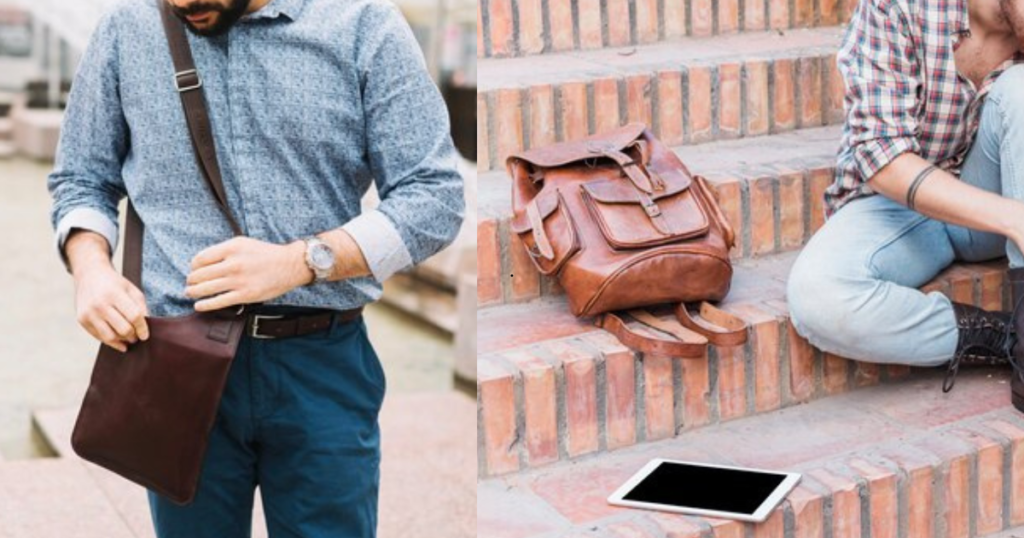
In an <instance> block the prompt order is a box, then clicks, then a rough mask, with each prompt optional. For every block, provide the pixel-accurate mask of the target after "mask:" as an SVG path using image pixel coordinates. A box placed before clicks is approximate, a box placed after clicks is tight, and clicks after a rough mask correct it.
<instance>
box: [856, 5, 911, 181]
mask: <svg viewBox="0 0 1024 538" xmlns="http://www.w3.org/2000/svg"><path fill="white" fill-rule="evenodd" d="M838 64H839V70H840V73H841V74H842V76H843V78H844V80H845V82H846V101H847V106H848V107H849V110H848V112H847V121H846V129H847V132H846V136H847V137H848V139H849V144H850V146H851V150H852V159H853V163H854V167H855V168H856V171H857V174H858V175H859V176H860V179H861V180H862V181H865V182H866V181H868V180H870V179H871V178H872V177H874V176H875V174H877V173H878V171H879V170H881V169H882V168H884V167H885V166H886V165H888V164H889V163H890V162H892V161H893V160H894V159H896V157H898V156H900V155H902V154H903V153H907V152H913V153H920V150H921V148H920V144H919V141H918V138H917V130H918V122H917V117H916V111H917V109H918V107H919V106H920V103H919V98H918V90H919V88H920V86H921V82H920V72H921V68H920V65H919V60H918V58H917V57H916V55H915V52H914V47H913V44H912V42H911V34H910V25H909V24H908V18H907V14H906V13H904V12H903V10H902V9H901V8H900V7H899V3H898V2H896V1H894V0H865V1H863V2H861V3H860V5H859V7H858V8H857V12H856V14H855V15H854V20H853V21H852V22H851V23H850V28H849V31H848V32H847V34H846V38H845V39H844V42H843V45H842V47H841V48H840V50H839V54H838Z"/></svg>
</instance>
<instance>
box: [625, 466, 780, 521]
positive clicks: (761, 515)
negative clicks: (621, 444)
mask: <svg viewBox="0 0 1024 538" xmlns="http://www.w3.org/2000/svg"><path fill="white" fill-rule="evenodd" d="M662 463H680V464H683V465H695V466H698V467H712V468H716V469H732V470H736V471H748V472H753V473H762V474H775V475H781V476H783V477H784V478H783V479H782V482H780V483H779V485H778V486H777V487H776V488H775V490H774V491H772V493H771V495H769V496H768V497H767V498H765V500H764V502H762V503H761V506H758V507H757V510H754V513H753V514H742V513H739V512H720V511H717V510H705V509H702V508H688V507H680V506H672V505H669V504H658V503H648V502H640V501H630V500H626V499H624V498H623V497H625V496H626V494H627V493H629V492H630V491H632V489H633V488H634V487H636V486H637V484H639V483H640V482H641V481H642V480H643V479H644V478H647V475H649V474H651V473H652V472H653V471H654V470H655V469H657V468H658V466H659V465H661V464H662ZM798 482H800V473H787V472H780V471H769V470H766V469H754V468H751V467H736V466H734V465H714V464H711V463H702V462H696V461H683V460H670V459H666V458H655V459H653V460H651V461H649V462H647V464H646V465H644V466H643V468H641V469H640V470H639V471H637V472H636V474H634V475H633V476H632V477H630V478H629V480H627V481H626V483H625V484H622V485H621V486H619V489H617V490H615V492H614V493H612V494H611V495H610V496H609V497H608V503H609V504H614V505H617V506H626V507H629V508H644V509H648V510H661V511H664V512H675V513H678V514H690V515H696V516H707V517H718V518H724V519H735V520H739V521H749V522H751V523H761V522H763V521H764V520H766V519H768V516H769V515H771V513H772V510H774V509H775V507H777V506H778V505H779V503H781V502H782V500H783V499H785V498H786V495H788V494H789V492H790V491H792V490H793V488H794V487H795V486H796V485H797V483H798Z"/></svg>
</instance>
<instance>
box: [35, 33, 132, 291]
mask: <svg viewBox="0 0 1024 538" xmlns="http://www.w3.org/2000/svg"><path fill="white" fill-rule="evenodd" d="M113 15H114V14H113V13H109V14H107V15H106V16H104V18H103V19H102V20H101V21H100V23H99V25H98V26H97V29H96V30H95V32H94V33H93V35H92V37H91V38H90V41H89V45H88V46H87V48H86V50H85V52H84V53H83V54H82V60H81V63H80V64H79V67H78V71H77V73H76V74H75V78H74V82H73V84H72V89H71V94H70V96H69V97H68V104H67V108H66V110H65V112H64V119H63V121H62V124H61V134H60V140H59V142H58V145H57V155H56V159H55V163H54V168H53V171H52V172H51V173H50V175H49V177H48V178H47V188H48V189H49V191H50V195H51V196H52V198H53V206H52V208H51V211H50V219H51V224H52V225H53V227H54V230H55V232H56V247H57V253H58V255H59V256H60V258H61V260H62V261H63V263H64V266H65V269H66V270H68V271H69V272H70V267H69V265H68V260H67V255H66V253H65V251H64V243H65V241H66V240H67V236H68V235H69V234H70V232H71V230H73V229H75V228H80V229H84V230H90V231H94V232H96V233H99V234H100V235H102V236H103V237H105V238H106V239H107V242H108V243H109V246H110V254H113V252H114V250H115V249H116V247H117V236H118V220H117V219H118V207H117V206H118V203H119V202H120V200H121V199H122V198H123V197H125V196H126V192H125V187H124V182H123V180H122V178H121V166H122V163H123V161H124V157H125V154H126V153H127V150H128V126H127V124H126V121H125V118H124V114H123V112H122V109H121V100H120V94H119V89H118V53H119V51H118V42H117V34H116V29H115V23H114V16H113Z"/></svg>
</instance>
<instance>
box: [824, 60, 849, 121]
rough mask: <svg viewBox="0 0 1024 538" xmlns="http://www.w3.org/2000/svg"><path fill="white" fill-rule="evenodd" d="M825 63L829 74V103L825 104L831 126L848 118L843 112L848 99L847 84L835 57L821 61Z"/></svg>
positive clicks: (827, 118) (826, 118) (827, 119)
mask: <svg viewBox="0 0 1024 538" xmlns="http://www.w3.org/2000/svg"><path fill="white" fill-rule="evenodd" d="M821 61H822V62H824V63H825V66H826V68H827V73H828V102H827V103H825V105H826V106H825V108H826V117H825V120H826V121H827V122H828V123H829V124H838V123H842V122H843V120H844V119H845V118H846V112H845V110H843V101H844V100H845V99H846V84H845V83H844V82H843V76H842V74H840V73H839V65H838V64H837V63H836V57H835V55H829V56H825V57H823V58H822V60H821Z"/></svg>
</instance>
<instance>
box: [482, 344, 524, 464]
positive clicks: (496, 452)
mask: <svg viewBox="0 0 1024 538" xmlns="http://www.w3.org/2000/svg"><path fill="white" fill-rule="evenodd" d="M513 383H514V381H513V377H512V374H511V373H509V372H507V371H505V370H504V369H503V368H501V367H500V366H498V365H497V364H496V363H494V362H493V361H492V360H491V359H490V358H487V357H481V358H480V359H479V360H478V361H477V393H478V394H479V398H480V414H481V416H482V418H483V427H484V428H483V429H484V431H483V432H482V436H483V442H484V454H485V459H486V462H485V463H486V465H487V472H488V473H489V474H491V475H498V474H503V473H508V472H511V471H516V470H518V469H519V456H518V454H516V450H515V445H516V442H517V439H518V435H517V433H516V406H515V400H516V399H515V389H514V384H513Z"/></svg>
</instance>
